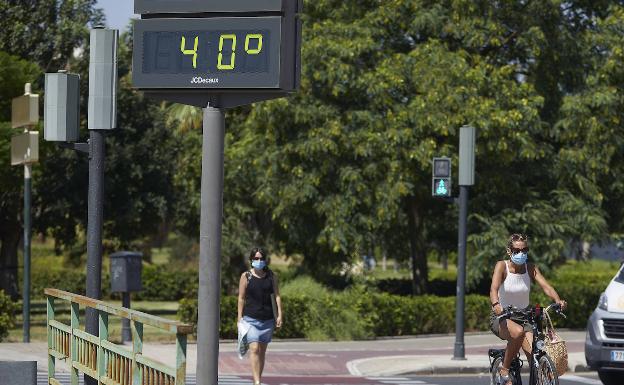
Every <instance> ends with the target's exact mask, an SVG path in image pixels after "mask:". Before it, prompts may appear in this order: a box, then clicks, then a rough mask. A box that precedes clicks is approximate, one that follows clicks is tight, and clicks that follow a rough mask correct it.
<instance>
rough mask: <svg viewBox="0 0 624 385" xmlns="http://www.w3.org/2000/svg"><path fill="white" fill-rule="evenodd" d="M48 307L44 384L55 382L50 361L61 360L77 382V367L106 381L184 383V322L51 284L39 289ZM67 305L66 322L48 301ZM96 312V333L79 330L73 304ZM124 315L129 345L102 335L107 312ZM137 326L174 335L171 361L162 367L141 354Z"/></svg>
mask: <svg viewBox="0 0 624 385" xmlns="http://www.w3.org/2000/svg"><path fill="white" fill-rule="evenodd" d="M44 293H45V294H46V298H47V307H48V317H47V318H48V322H47V329H48V384H49V385H61V383H60V382H59V381H58V380H56V379H55V378H54V376H55V360H56V359H59V360H66V362H67V363H68V365H69V367H70V369H71V383H72V385H78V376H79V373H80V372H82V373H84V374H86V375H88V376H90V377H93V378H95V379H97V380H98V384H106V385H184V380H185V376H186V337H187V335H188V334H190V333H192V331H193V327H192V326H191V325H188V324H183V323H180V322H176V321H172V320H168V319H165V318H161V317H155V316H152V315H149V314H146V313H142V312H140V311H136V310H130V309H127V308H125V307H121V306H115V305H111V304H108V303H106V302H102V301H98V300H95V299H92V298H89V297H84V296H82V295H77V294H73V293H69V292H66V291H62V290H57V289H45V290H44ZM55 299H60V300H63V301H67V302H69V303H70V304H71V321H70V325H66V324H64V323H61V322H59V321H57V320H56V319H55V317H54V315H55V310H54V309H55V307H54V300H55ZM80 305H82V306H84V307H89V308H93V309H96V310H97V312H98V323H99V336H94V335H92V334H89V333H86V332H85V331H83V330H80V329H79V307H80ZM109 314H111V315H114V316H118V317H121V318H127V319H129V320H130V324H131V329H132V350H129V349H126V348H124V347H123V346H120V345H116V344H114V343H112V342H110V341H109V340H108V315H109ZM143 325H149V326H152V327H155V328H158V329H161V330H165V331H167V332H170V333H172V334H175V335H176V364H175V367H173V366H167V365H165V364H162V363H160V362H158V361H156V360H153V359H151V358H148V357H145V356H143V354H142V351H143Z"/></svg>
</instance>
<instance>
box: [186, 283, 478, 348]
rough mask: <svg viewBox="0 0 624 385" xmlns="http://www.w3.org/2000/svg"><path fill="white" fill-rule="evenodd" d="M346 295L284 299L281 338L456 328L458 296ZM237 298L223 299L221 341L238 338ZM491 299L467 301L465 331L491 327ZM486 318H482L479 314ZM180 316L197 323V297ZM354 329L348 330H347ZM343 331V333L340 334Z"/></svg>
mask: <svg viewBox="0 0 624 385" xmlns="http://www.w3.org/2000/svg"><path fill="white" fill-rule="evenodd" d="M361 294H362V293H361V292H359V291H358V292H353V293H349V292H346V293H345V294H343V293H340V294H333V295H329V296H327V297H325V298H317V297H313V296H308V295H297V296H289V297H284V296H283V297H282V304H283V306H284V316H285V319H284V326H283V327H282V328H281V329H280V330H277V331H276V334H275V336H276V337H279V338H301V337H307V338H310V339H358V338H371V337H374V336H400V335H414V334H428V333H450V332H453V331H454V330H455V316H454V314H455V298H454V297H436V296H418V297H404V296H398V295H391V294H385V293H383V294H371V293H368V294H365V295H361ZM236 304H237V297H235V296H225V297H222V300H221V328H220V336H221V338H231V339H233V338H236V311H237V310H236ZM488 311H489V299H488V298H487V297H484V296H477V295H468V296H467V297H466V314H467V318H466V329H467V330H485V329H487V328H488V322H489V318H488V314H489V313H488ZM480 314H484V316H483V317H481V316H479V315H480ZM178 316H179V317H180V318H181V319H182V321H184V322H189V323H192V324H194V325H196V324H197V299H188V298H187V299H183V300H182V301H180V307H179V310H178ZM350 328H351V329H356V330H349V329H350ZM338 329H340V330H338Z"/></svg>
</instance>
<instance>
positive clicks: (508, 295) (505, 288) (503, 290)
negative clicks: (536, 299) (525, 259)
mask: <svg viewBox="0 0 624 385" xmlns="http://www.w3.org/2000/svg"><path fill="white" fill-rule="evenodd" d="M504 262H505V268H506V269H507V276H506V277H505V280H504V281H503V284H502V285H501V286H500V287H499V288H498V301H499V302H500V304H501V305H502V306H503V307H507V306H509V305H512V306H514V307H517V308H521V309H522V308H525V307H527V306H529V292H530V291H531V277H529V267H528V266H527V264H524V273H522V274H515V273H512V272H510V271H509V265H508V262H507V261H504Z"/></svg>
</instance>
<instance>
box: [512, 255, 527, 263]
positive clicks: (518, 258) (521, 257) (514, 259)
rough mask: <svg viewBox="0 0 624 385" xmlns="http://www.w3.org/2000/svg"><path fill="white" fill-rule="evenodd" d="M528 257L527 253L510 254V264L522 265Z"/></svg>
mask: <svg viewBox="0 0 624 385" xmlns="http://www.w3.org/2000/svg"><path fill="white" fill-rule="evenodd" d="M528 257H529V256H528V255H527V253H522V252H520V253H516V254H511V262H513V263H514V264H516V265H524V264H525V263H526V261H527V259H528Z"/></svg>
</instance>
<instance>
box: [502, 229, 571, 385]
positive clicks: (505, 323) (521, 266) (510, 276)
mask: <svg viewBox="0 0 624 385" xmlns="http://www.w3.org/2000/svg"><path fill="white" fill-rule="evenodd" d="M528 253H529V245H528V239H527V236H526V235H522V234H512V235H511V237H509V240H508V241H507V255H508V256H509V260H503V261H498V262H497V263H496V266H495V267H494V275H493V276H492V286H491V287H490V300H491V301H492V314H491V316H490V328H491V329H492V332H493V333H494V334H496V336H498V337H499V338H500V339H502V340H507V349H506V350H505V358H504V360H503V365H502V368H501V373H500V384H502V385H511V383H512V381H511V378H510V377H509V366H510V365H511V361H512V360H513V358H514V357H515V356H516V355H517V354H518V352H519V351H520V348H521V347H522V350H524V353H525V354H526V356H527V359H530V354H531V342H532V341H533V332H532V331H531V325H530V324H529V322H528V320H527V319H526V318H525V317H522V316H517V317H516V316H514V317H512V318H510V319H508V320H499V319H498V318H497V316H498V315H500V314H501V313H502V312H503V309H504V308H506V307H507V306H509V305H511V306H513V307H514V308H516V309H519V310H525V309H528V307H529V293H530V290H531V282H536V283H537V284H539V285H540V287H541V288H542V290H544V293H546V295H547V296H549V297H550V298H551V299H552V300H553V301H555V302H557V303H558V304H559V305H561V308H562V309H564V308H565V307H566V301H563V300H561V298H559V295H558V294H557V292H556V291H555V289H553V287H552V286H551V285H550V284H549V283H548V281H546V278H544V276H543V275H542V273H540V271H539V269H538V268H537V266H535V265H534V264H532V263H527V258H528Z"/></svg>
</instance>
